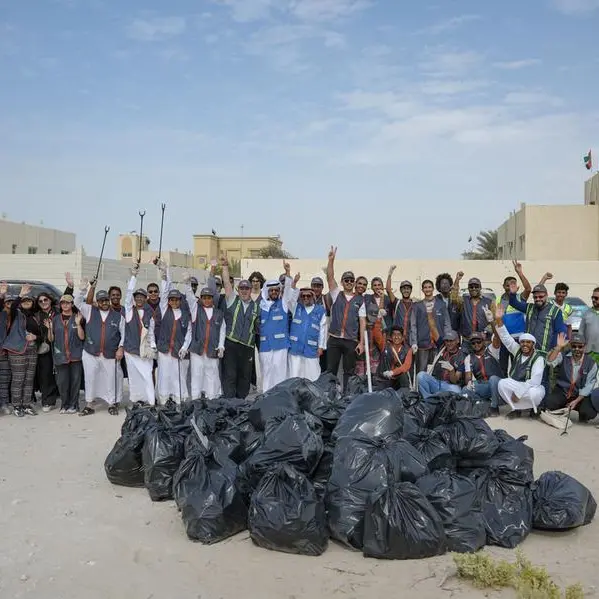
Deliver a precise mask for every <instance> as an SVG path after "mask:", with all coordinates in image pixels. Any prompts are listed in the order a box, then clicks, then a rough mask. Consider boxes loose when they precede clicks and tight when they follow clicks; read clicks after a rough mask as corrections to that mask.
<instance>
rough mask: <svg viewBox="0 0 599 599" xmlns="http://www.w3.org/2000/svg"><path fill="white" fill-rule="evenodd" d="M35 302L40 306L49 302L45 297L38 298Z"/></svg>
mask: <svg viewBox="0 0 599 599" xmlns="http://www.w3.org/2000/svg"><path fill="white" fill-rule="evenodd" d="M37 301H38V302H39V303H40V304H45V303H47V302H49V301H50V300H49V299H48V298H47V297H40V298H39V299H38V300H37Z"/></svg>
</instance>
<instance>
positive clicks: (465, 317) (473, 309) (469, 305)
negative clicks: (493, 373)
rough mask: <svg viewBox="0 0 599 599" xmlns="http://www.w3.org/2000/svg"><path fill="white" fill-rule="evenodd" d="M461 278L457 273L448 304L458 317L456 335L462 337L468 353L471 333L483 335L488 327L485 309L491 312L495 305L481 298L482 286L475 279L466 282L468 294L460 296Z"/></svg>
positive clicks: (461, 275)
mask: <svg viewBox="0 0 599 599" xmlns="http://www.w3.org/2000/svg"><path fill="white" fill-rule="evenodd" d="M463 277H464V273H463V272H462V271H460V272H458V273H457V275H456V278H455V282H454V284H453V287H452V289H451V294H450V300H449V303H450V304H451V306H452V307H453V308H454V309H455V310H457V312H458V313H459V315H460V319H459V328H458V333H459V334H460V335H461V336H462V347H464V348H465V349H466V350H467V351H470V343H469V339H470V337H471V336H472V334H473V333H483V334H485V332H486V329H487V325H488V322H487V317H486V316H485V309H490V310H491V311H493V310H494V309H495V304H493V302H492V301H491V300H490V299H489V298H488V297H482V296H481V291H482V285H481V282H480V279H479V278H477V277H472V278H471V279H470V280H469V281H468V294H464V295H462V294H461V293H460V282H461V280H462V278H463Z"/></svg>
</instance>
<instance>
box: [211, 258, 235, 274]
mask: <svg viewBox="0 0 599 599" xmlns="http://www.w3.org/2000/svg"><path fill="white" fill-rule="evenodd" d="M207 270H210V266H208V269H207ZM214 274H215V275H218V276H219V277H222V276H223V269H222V267H221V265H220V264H217V265H216V266H215V267H214ZM229 274H230V275H231V276H232V277H240V276H241V260H235V258H232V259H231V260H229Z"/></svg>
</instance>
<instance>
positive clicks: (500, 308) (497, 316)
mask: <svg viewBox="0 0 599 599" xmlns="http://www.w3.org/2000/svg"><path fill="white" fill-rule="evenodd" d="M490 311H491V310H489V312H490ZM504 314H505V310H504V308H503V306H502V305H501V304H497V306H496V307H495V320H501V319H502V318H503V315H504Z"/></svg>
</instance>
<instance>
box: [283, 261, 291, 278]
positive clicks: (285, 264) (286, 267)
mask: <svg viewBox="0 0 599 599" xmlns="http://www.w3.org/2000/svg"><path fill="white" fill-rule="evenodd" d="M283 270H284V271H285V274H286V275H287V276H289V273H290V272H291V264H289V262H287V261H286V260H285V259H283Z"/></svg>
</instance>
